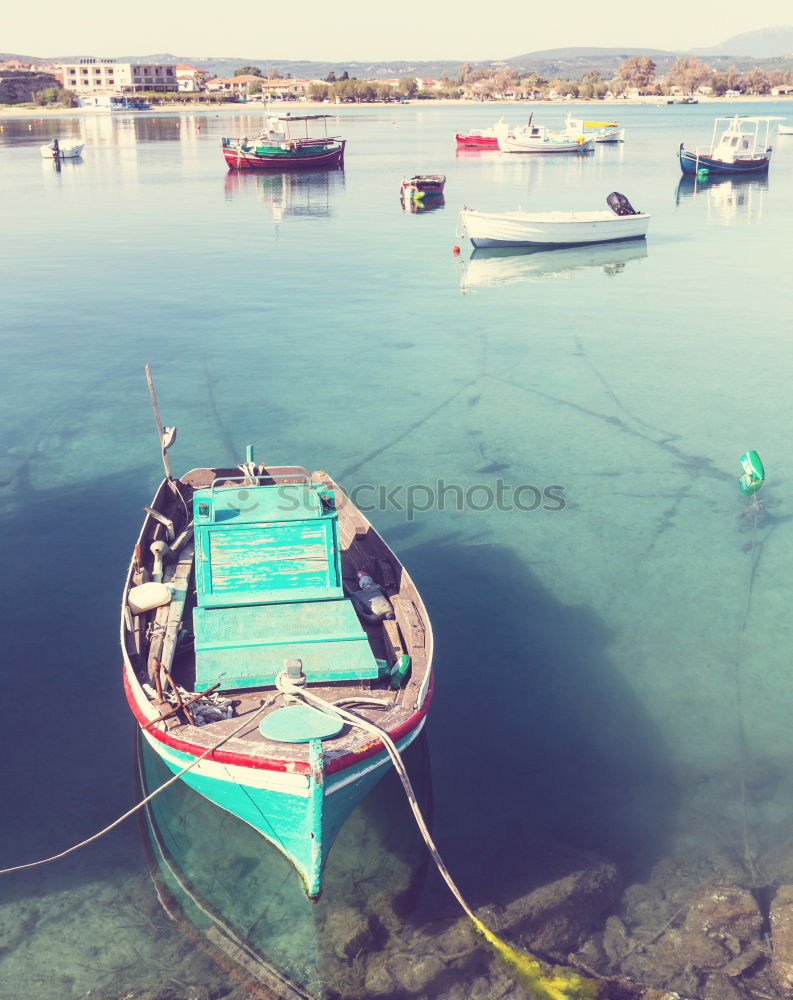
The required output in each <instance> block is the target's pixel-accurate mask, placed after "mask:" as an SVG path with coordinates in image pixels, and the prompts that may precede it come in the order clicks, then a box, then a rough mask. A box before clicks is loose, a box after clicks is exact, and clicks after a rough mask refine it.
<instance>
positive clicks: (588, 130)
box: [565, 115, 625, 142]
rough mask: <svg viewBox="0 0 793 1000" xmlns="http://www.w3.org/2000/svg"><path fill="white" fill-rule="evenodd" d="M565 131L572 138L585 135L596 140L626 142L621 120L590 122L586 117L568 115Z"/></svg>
mask: <svg viewBox="0 0 793 1000" xmlns="http://www.w3.org/2000/svg"><path fill="white" fill-rule="evenodd" d="M565 133H566V134H567V135H568V136H569V137H570V138H578V136H581V135H583V136H584V138H586V139H594V140H595V142H624V140H625V129H624V128H622V127H621V126H620V124H619V122H590V121H586V120H585V119H584V118H573V117H572V116H571V115H568V116H567V118H566V120H565Z"/></svg>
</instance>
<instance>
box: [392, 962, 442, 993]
mask: <svg viewBox="0 0 793 1000" xmlns="http://www.w3.org/2000/svg"><path fill="white" fill-rule="evenodd" d="M445 969H446V965H445V963H444V962H443V961H442V960H441V959H440V958H438V956H437V955H417V956H415V957H414V958H413V961H412V962H407V963H405V965H404V967H403V968H402V971H401V973H400V979H401V981H402V982H401V985H402V986H403V987H404V989H405V991H406V992H407V993H408V994H412V995H415V996H417V997H425V996H427V997H428V996H431V995H432V993H433V991H432V990H430V989H429V987H430V986H431V984H432V982H433V980H435V979H437V978H438V976H440V975H441V974H442V973H443V972H444V970H445Z"/></svg>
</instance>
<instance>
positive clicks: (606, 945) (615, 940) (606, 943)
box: [603, 916, 628, 964]
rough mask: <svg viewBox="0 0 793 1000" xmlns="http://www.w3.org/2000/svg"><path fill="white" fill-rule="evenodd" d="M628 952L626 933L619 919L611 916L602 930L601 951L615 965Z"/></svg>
mask: <svg viewBox="0 0 793 1000" xmlns="http://www.w3.org/2000/svg"><path fill="white" fill-rule="evenodd" d="M627 950H628V932H627V931H626V930H625V924H623V922H622V921H621V920H620V918H619V917H615V916H611V917H609V918H608V920H607V921H606V925H605V927H604V928H603V951H605V953H606V955H608V957H609V959H610V960H611V961H612V962H614V963H615V964H616V963H617V962H619V960H620V959H621V958H622V956H623V955H624V954H625V952H626V951H627Z"/></svg>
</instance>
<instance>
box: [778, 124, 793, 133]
mask: <svg viewBox="0 0 793 1000" xmlns="http://www.w3.org/2000/svg"><path fill="white" fill-rule="evenodd" d="M776 134H777V135H793V125H786V124H784V125H777V127H776Z"/></svg>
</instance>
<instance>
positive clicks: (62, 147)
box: [41, 139, 85, 160]
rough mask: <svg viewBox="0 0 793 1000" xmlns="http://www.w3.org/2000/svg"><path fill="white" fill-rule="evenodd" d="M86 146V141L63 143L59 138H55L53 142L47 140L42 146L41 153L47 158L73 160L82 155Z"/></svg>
mask: <svg viewBox="0 0 793 1000" xmlns="http://www.w3.org/2000/svg"><path fill="white" fill-rule="evenodd" d="M84 146H85V143H84V142H79V143H77V142H75V143H61V142H60V141H59V140H58V139H53V140H52V142H45V143H44V145H43V146H41V155H42V156H43V157H44V158H45V159H47V158H49V159H61V160H65V159H69V160H71V159H74V158H75V157H76V156H80V154H81V153H82V151H83V148H84Z"/></svg>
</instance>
